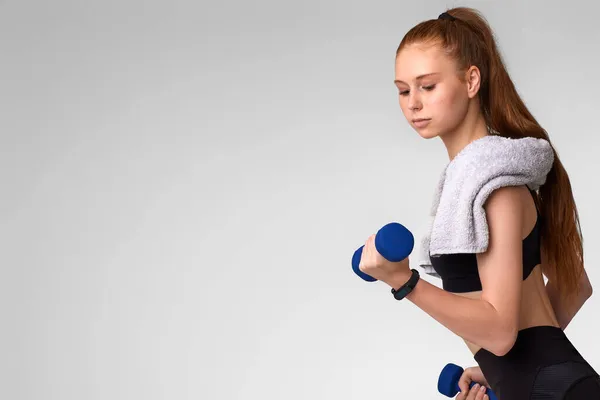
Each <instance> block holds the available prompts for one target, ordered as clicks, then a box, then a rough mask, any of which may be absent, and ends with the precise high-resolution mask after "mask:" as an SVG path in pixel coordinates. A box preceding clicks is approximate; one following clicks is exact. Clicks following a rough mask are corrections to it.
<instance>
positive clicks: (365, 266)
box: [358, 235, 411, 289]
mask: <svg viewBox="0 0 600 400" xmlns="http://www.w3.org/2000/svg"><path fill="white" fill-rule="evenodd" d="M358 269H360V270H361V271H362V272H364V273H365V274H368V275H370V276H372V277H373V278H375V279H377V280H379V281H382V282H384V283H387V284H388V285H390V286H391V287H393V288H394V289H398V287H399V286H401V285H402V284H404V283H405V282H406V281H408V279H409V278H410V275H411V271H410V266H409V262H408V257H406V258H405V259H404V260H402V261H399V262H390V261H388V260H386V259H385V258H383V256H382V255H381V254H379V252H378V251H377V249H376V248H375V235H371V236H369V238H368V239H367V241H366V243H365V246H364V247H363V250H362V255H361V257H360V263H359V264H358Z"/></svg>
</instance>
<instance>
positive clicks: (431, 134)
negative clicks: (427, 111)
mask: <svg viewBox="0 0 600 400" xmlns="http://www.w3.org/2000/svg"><path fill="white" fill-rule="evenodd" d="M413 129H414V130H415V131H416V132H417V133H418V134H419V136H421V137H422V138H423V139H433V138H436V137H438V136H439V134H438V133H437V132H435V131H432V130H429V129H417V128H413Z"/></svg>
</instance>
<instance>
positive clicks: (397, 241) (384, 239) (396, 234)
mask: <svg viewBox="0 0 600 400" xmlns="http://www.w3.org/2000/svg"><path fill="white" fill-rule="evenodd" d="M414 245H415V238H414V237H413V234H412V233H410V231H409V230H408V229H406V228H405V227H404V226H402V225H401V224H399V223H397V222H390V223H389V224H387V225H385V226H384V227H383V228H381V229H380V230H379V231H377V235H375V248H376V249H377V251H378V252H379V254H381V255H382V256H383V258H385V259H386V260H388V261H391V262H398V261H402V260H404V259H405V258H406V257H408V256H409V255H410V253H411V252H412V251H413V247H414ZM364 247H365V246H364V245H363V246H361V247H360V248H359V249H358V250H356V251H355V252H354V255H353V256H352V269H353V270H354V272H355V273H356V274H357V275H358V276H360V277H361V278H362V279H364V280H365V281H367V282H373V281H376V280H377V279H375V278H373V277H372V276H370V275H368V274H365V273H364V272H362V271H361V270H360V269H358V265H359V264H360V258H361V256H362V250H363V248H364Z"/></svg>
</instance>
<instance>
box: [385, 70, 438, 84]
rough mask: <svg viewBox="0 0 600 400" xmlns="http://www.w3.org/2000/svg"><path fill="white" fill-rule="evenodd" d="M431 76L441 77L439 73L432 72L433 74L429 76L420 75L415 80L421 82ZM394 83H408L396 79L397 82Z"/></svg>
mask: <svg viewBox="0 0 600 400" xmlns="http://www.w3.org/2000/svg"><path fill="white" fill-rule="evenodd" d="M431 75H439V72H431V73H429V74H423V75H419V76H417V77H416V78H415V80H417V81H419V80H421V79H423V78H425V77H428V76H431ZM394 83H406V82H403V81H401V80H400V79H396V80H395V81H394Z"/></svg>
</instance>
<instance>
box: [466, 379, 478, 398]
mask: <svg viewBox="0 0 600 400" xmlns="http://www.w3.org/2000/svg"><path fill="white" fill-rule="evenodd" d="M479 387H480V385H479V383H476V384H474V385H473V386H472V387H471V389H470V390H469V395H468V396H467V400H480V399H479V398H478V397H477V395H478V394H479Z"/></svg>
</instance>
